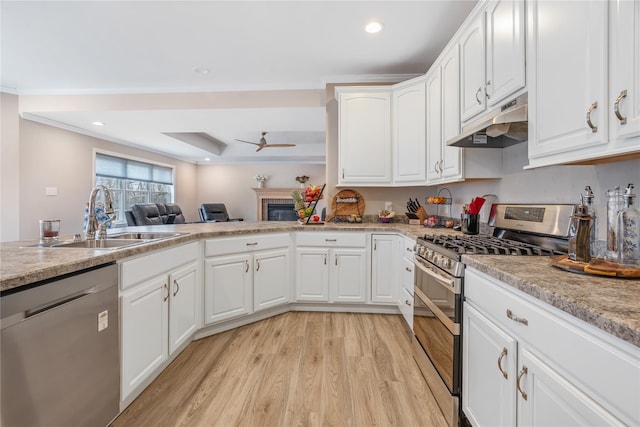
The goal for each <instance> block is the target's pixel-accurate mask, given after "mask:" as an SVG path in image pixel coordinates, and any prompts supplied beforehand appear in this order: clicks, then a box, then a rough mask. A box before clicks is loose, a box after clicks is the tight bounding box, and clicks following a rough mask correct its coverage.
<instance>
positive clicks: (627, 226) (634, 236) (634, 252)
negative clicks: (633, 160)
mask: <svg viewBox="0 0 640 427" xmlns="http://www.w3.org/2000/svg"><path fill="white" fill-rule="evenodd" d="M635 196H636V195H635V194H633V184H629V185H628V186H627V190H626V191H625V193H624V194H623V195H622V197H623V199H624V208H623V209H622V210H621V211H620V212H618V232H619V238H618V254H619V262H620V265H622V266H625V267H633V268H640V211H638V209H636V208H635V207H634V206H633V202H634V198H635Z"/></svg>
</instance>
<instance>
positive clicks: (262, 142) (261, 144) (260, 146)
mask: <svg viewBox="0 0 640 427" xmlns="http://www.w3.org/2000/svg"><path fill="white" fill-rule="evenodd" d="M266 134H267V132H262V138H260V142H251V141H243V140H241V139H236V141H238V142H244V143H247V144H253V145H257V146H258V149H257V150H256V152H258V151H260V150H262V149H263V148H269V147H295V146H296V144H267V140H266V139H265V138H264V136H265V135H266Z"/></svg>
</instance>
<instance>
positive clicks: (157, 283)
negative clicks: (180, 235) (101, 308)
mask: <svg viewBox="0 0 640 427" xmlns="http://www.w3.org/2000/svg"><path fill="white" fill-rule="evenodd" d="M197 257H198V244H197V243H190V244H187V245H184V246H180V247H177V248H171V249H167V250H165V251H158V252H155V253H152V254H150V255H145V256H143V257H139V258H135V259H132V260H125V261H123V262H122V263H121V264H120V288H121V292H120V313H121V314H120V315H121V324H120V327H121V329H120V331H121V334H120V338H121V354H122V357H121V377H122V381H121V400H125V399H126V398H127V397H129V395H130V394H131V393H132V392H133V391H135V390H136V388H137V387H138V386H141V385H142V384H144V383H145V382H146V381H148V380H149V378H150V377H152V376H153V375H157V372H156V370H157V368H158V367H160V366H161V365H162V364H163V363H164V362H165V361H166V360H167V359H168V358H169V357H170V356H171V355H172V354H173V353H174V352H175V351H176V350H177V349H178V348H179V347H180V346H181V345H182V344H184V343H185V342H187V341H188V340H189V339H190V338H191V336H192V335H193V333H194V332H195V331H196V330H197V328H198V327H199V326H200V322H199V321H198V318H199V315H200V311H199V309H198V303H199V301H200V298H199V297H198V294H199V293H200V289H201V288H200V285H199V280H198V277H199V276H198V267H197ZM159 266H162V267H159ZM150 271H152V272H153V273H151V274H150V273H149V272H150Z"/></svg>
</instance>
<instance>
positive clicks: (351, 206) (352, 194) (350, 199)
mask: <svg viewBox="0 0 640 427" xmlns="http://www.w3.org/2000/svg"><path fill="white" fill-rule="evenodd" d="M364 208H365V204H364V197H362V196H361V195H360V193H358V192H357V191H356V190H341V191H339V192H338V193H337V194H336V195H335V196H334V197H333V200H332V201H331V215H329V217H328V218H327V219H326V221H327V222H330V221H331V220H333V219H334V218H335V217H338V218H342V217H348V216H350V215H360V216H362V215H364Z"/></svg>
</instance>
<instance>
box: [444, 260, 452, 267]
mask: <svg viewBox="0 0 640 427" xmlns="http://www.w3.org/2000/svg"><path fill="white" fill-rule="evenodd" d="M442 261H443V263H442V267H444V268H451V265H452V264H453V262H451V259H450V258H445V259H443V260H442Z"/></svg>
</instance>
